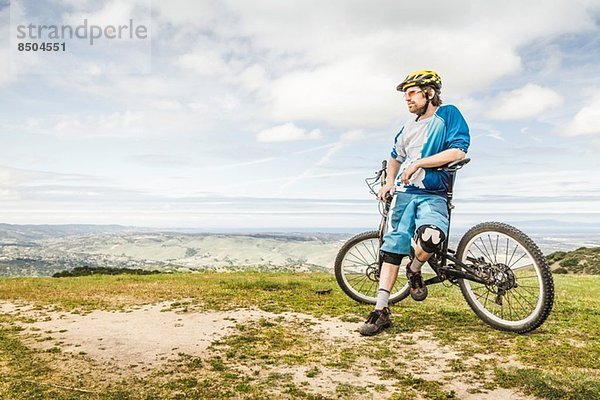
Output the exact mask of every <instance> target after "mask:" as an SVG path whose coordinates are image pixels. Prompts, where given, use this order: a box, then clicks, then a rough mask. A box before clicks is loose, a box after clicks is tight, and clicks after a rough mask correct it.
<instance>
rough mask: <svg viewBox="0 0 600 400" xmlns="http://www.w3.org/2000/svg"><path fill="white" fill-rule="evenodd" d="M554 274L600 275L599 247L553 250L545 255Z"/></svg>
mask: <svg viewBox="0 0 600 400" xmlns="http://www.w3.org/2000/svg"><path fill="white" fill-rule="evenodd" d="M546 259H547V260H548V264H549V265H550V266H551V267H552V270H553V272H554V273H555V274H561V273H562V274H567V273H569V274H594V275H600V247H580V248H578V249H577V250H573V251H555V252H554V253H551V254H549V255H547V256H546Z"/></svg>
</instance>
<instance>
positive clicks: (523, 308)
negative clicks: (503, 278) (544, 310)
mask: <svg viewBox="0 0 600 400" xmlns="http://www.w3.org/2000/svg"><path fill="white" fill-rule="evenodd" d="M511 292H512V291H508V292H507V293H511ZM512 296H513V299H514V300H515V301H516V302H517V304H519V305H520V306H521V309H522V310H523V311H524V312H525V314H527V309H526V308H525V307H524V306H523V303H521V301H520V300H519V299H518V298H517V297H516V296H515V294H514V293H512Z"/></svg>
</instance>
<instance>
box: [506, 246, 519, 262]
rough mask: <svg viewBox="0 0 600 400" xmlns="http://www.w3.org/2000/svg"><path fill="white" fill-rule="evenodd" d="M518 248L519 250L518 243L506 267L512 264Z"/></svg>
mask: <svg viewBox="0 0 600 400" xmlns="http://www.w3.org/2000/svg"><path fill="white" fill-rule="evenodd" d="M518 248H519V244H518V243H517V244H516V245H515V248H514V249H513V252H512V254H511V255H510V260H508V262H507V263H506V265H510V262H511V261H512V259H513V257H514V256H515V252H516V251H517V249H518Z"/></svg>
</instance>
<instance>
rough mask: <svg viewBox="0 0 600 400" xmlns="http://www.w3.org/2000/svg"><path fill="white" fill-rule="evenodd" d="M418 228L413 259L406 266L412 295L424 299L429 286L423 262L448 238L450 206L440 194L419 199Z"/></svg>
mask: <svg viewBox="0 0 600 400" xmlns="http://www.w3.org/2000/svg"><path fill="white" fill-rule="evenodd" d="M415 225H416V226H417V229H416V231H415V235H414V237H413V241H412V247H411V253H412V255H413V259H412V260H411V262H410V263H409V265H408V267H407V268H406V277H407V278H408V283H409V285H410V295H411V297H412V298H413V299H414V300H417V301H422V300H425V298H426V297H427V286H425V283H424V282H423V277H422V276H421V268H422V266H423V264H425V263H426V262H427V260H429V258H430V257H431V255H432V254H433V253H434V252H435V251H437V250H438V249H439V248H440V246H442V244H443V243H444V240H446V232H448V206H447V203H446V200H445V199H444V198H442V197H440V196H424V197H422V198H420V199H419V201H418V205H417V212H416V218H415Z"/></svg>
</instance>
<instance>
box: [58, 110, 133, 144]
mask: <svg viewBox="0 0 600 400" xmlns="http://www.w3.org/2000/svg"><path fill="white" fill-rule="evenodd" d="M141 122H142V115H141V114H139V113H135V112H131V111H125V112H115V113H112V114H101V115H97V116H88V117H85V118H80V117H78V116H75V115H63V116H61V117H59V119H58V121H57V122H56V123H55V124H54V126H53V127H52V130H51V132H52V133H53V134H54V135H56V136H59V137H63V138H66V137H72V138H82V137H98V136H103V137H131V136H139V135H141V134H142V133H143V131H144V130H143V126H142V124H141Z"/></svg>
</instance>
